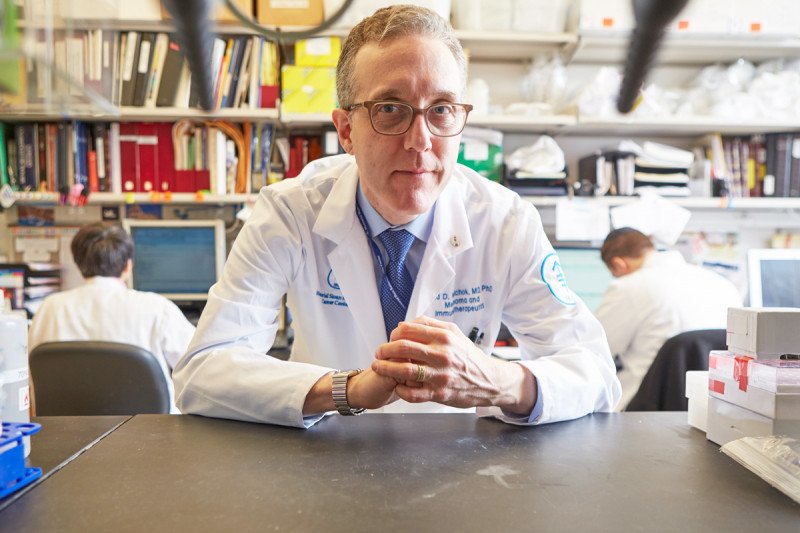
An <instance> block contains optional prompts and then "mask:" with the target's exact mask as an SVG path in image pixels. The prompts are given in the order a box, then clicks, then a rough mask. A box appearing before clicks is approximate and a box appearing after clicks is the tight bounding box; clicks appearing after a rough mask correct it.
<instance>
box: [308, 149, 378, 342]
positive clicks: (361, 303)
mask: <svg viewBox="0 0 800 533" xmlns="http://www.w3.org/2000/svg"><path fill="white" fill-rule="evenodd" d="M357 183H358V169H357V167H356V166H355V165H352V166H351V167H350V168H348V169H347V170H346V171H345V172H344V173H342V175H341V177H340V178H339V179H338V180H337V181H336V184H335V185H334V186H333V188H332V189H331V192H330V194H329V195H328V198H327V200H326V201H325V204H324V205H323V206H322V209H320V213H319V217H318V218H317V222H316V223H315V224H314V233H316V234H318V235H321V236H322V237H325V238H327V239H329V240H331V241H333V242H334V243H335V244H336V247H335V248H333V250H332V251H331V252H330V253H329V254H328V261H329V262H330V265H331V269H333V274H334V276H335V277H336V281H337V283H338V284H339V290H341V291H342V296H344V299H345V301H346V302H347V308H348V310H349V311H350V313H351V314H352V315H353V319H354V320H355V323H356V326H357V327H358V329H359V331H360V332H361V334H362V336H363V337H364V340H365V342H366V343H367V346H371V347H376V346H378V345H379V344H382V343H384V342H386V331H385V327H384V325H383V313H382V312H381V303H380V298H379V296H378V287H377V283H376V281H375V271H374V269H373V268H372V264H373V263H372V261H373V260H372V252H371V250H370V248H369V244H368V242H367V238H366V235H365V234H364V228H362V227H361V224H360V223H359V222H358V219H357V218H356V214H355V201H356V184H357Z"/></svg>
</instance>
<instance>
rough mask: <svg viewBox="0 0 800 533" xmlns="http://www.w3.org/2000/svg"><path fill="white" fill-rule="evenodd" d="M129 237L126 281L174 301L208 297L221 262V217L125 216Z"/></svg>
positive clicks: (222, 234)
mask: <svg viewBox="0 0 800 533" xmlns="http://www.w3.org/2000/svg"><path fill="white" fill-rule="evenodd" d="M123 226H124V227H125V230H126V231H128V233H130V235H131V238H132V239H133V244H134V252H133V275H132V276H131V281H130V285H131V287H132V288H134V289H136V290H140V291H149V292H156V293H158V294H161V295H163V296H165V297H167V298H169V299H171V300H175V301H197V300H205V299H207V298H208V289H209V288H211V286H212V285H213V284H214V283H216V282H217V280H218V279H219V277H220V275H221V274H222V266H223V264H224V263H225V224H224V222H223V221H222V220H133V219H132V220H125V221H124V222H123Z"/></svg>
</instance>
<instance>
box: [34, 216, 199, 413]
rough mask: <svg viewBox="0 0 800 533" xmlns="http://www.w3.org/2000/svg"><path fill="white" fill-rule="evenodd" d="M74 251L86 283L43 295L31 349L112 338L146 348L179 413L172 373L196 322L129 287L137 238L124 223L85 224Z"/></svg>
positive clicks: (160, 298) (74, 241)
mask: <svg viewBox="0 0 800 533" xmlns="http://www.w3.org/2000/svg"><path fill="white" fill-rule="evenodd" d="M71 251H72V257H73V259H74V260H75V263H76V264H77V265H78V268H79V269H80V271H81V274H82V275H83V277H84V278H85V279H86V283H85V284H84V285H81V286H80V287H76V288H74V289H70V290H68V291H63V292H58V293H56V294H53V295H51V296H48V297H47V298H46V299H45V300H44V303H42V306H41V308H39V310H38V311H37V312H36V314H35V315H34V316H33V322H32V323H31V328H30V330H29V332H28V346H29V348H30V349H31V350H32V349H33V348H34V347H36V346H38V345H39V344H42V343H45V342H56V341H110V342H122V343H126V344H133V345H135V346H140V347H142V348H145V349H147V350H149V351H150V353H152V354H153V356H154V357H155V358H156V360H157V361H158V364H159V366H160V367H161V370H162V372H164V376H165V377H166V378H167V387H168V388H169V395H170V405H171V408H170V412H172V413H178V410H177V408H176V407H175V395H174V393H173V384H172V377H171V373H172V368H173V367H174V366H175V364H176V363H177V362H178V359H179V358H180V357H181V355H183V353H184V352H185V351H186V347H187V346H188V345H189V341H190V340H191V338H192V335H194V326H192V324H190V323H189V321H188V320H186V317H185V316H183V313H182V312H181V310H180V309H178V306H176V305H175V304H174V303H172V302H171V301H169V300H168V299H166V298H164V297H163V296H161V295H159V294H155V293H152V292H142V291H136V290H133V289H129V288H128V287H126V286H125V282H124V281H123V278H124V277H125V276H127V275H129V274H130V269H131V265H132V262H131V258H132V257H133V241H132V240H131V238H130V235H128V234H127V233H126V232H125V230H124V229H123V228H122V226H120V225H119V224H111V223H107V222H94V223H92V224H87V225H85V226H83V227H82V228H81V229H80V231H78V233H76V234H75V237H74V238H73V239H72V243H71Z"/></svg>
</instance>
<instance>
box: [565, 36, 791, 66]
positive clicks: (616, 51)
mask: <svg viewBox="0 0 800 533" xmlns="http://www.w3.org/2000/svg"><path fill="white" fill-rule="evenodd" d="M743 42H746V43H747V44H743ZM627 47H628V36H626V35H623V34H619V33H616V34H583V35H581V36H580V37H579V38H578V39H577V40H576V41H575V43H574V44H572V45H570V46H566V47H565V55H566V57H567V58H568V59H569V61H570V62H580V63H607V64H622V63H623V62H624V61H625V58H626V53H627ZM799 53H800V39H798V38H789V37H770V36H763V35H762V36H742V37H733V36H732V37H728V38H719V37H713V38H712V37H707V38H703V37H688V36H686V35H669V36H667V37H666V38H665V39H664V42H663V43H662V46H661V49H660V50H659V55H658V61H659V63H661V64H664V65H710V64H713V63H730V62H732V61H735V60H737V59H739V58H744V59H747V60H748V61H753V62H759V61H764V60H766V59H771V58H775V57H781V56H784V55H798V54H799Z"/></svg>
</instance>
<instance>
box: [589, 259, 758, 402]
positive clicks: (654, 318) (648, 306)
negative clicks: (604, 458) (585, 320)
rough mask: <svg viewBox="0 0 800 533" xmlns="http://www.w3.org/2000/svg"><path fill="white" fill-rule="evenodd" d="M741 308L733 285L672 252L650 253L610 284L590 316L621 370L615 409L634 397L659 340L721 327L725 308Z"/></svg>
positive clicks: (724, 319)
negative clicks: (603, 333)
mask: <svg viewBox="0 0 800 533" xmlns="http://www.w3.org/2000/svg"><path fill="white" fill-rule="evenodd" d="M741 305H742V298H741V296H740V295H739V291H738V290H737V289H736V287H735V286H734V285H733V283H731V282H730V281H728V280H726V279H725V278H723V277H722V276H720V275H719V274H716V273H714V272H712V271H710V270H707V269H704V268H701V267H699V266H696V265H691V264H689V263H687V262H686V261H685V260H684V259H683V256H681V254H680V253H679V252H676V251H669V252H653V253H651V254H650V255H648V256H647V257H646V258H645V261H644V263H643V264H642V267H641V268H640V269H638V270H636V271H634V272H632V273H630V274H627V275H625V276H621V277H619V278H617V279H615V280H613V281H612V282H611V284H610V285H609V287H608V290H607V292H606V294H605V295H604V296H603V300H602V302H601V303H600V306H599V307H598V308H597V311H596V313H595V314H596V315H597V318H598V319H599V320H600V323H601V324H603V328H604V329H605V330H606V335H607V336H608V343H609V345H610V347H611V353H612V354H614V355H619V357H620V359H621V360H622V364H623V365H624V368H623V369H622V370H620V372H619V373H618V377H619V380H620V382H621V383H622V399H621V400H620V402H619V406H618V408H619V409H624V408H625V406H626V405H628V402H630V400H631V398H633V396H634V395H635V394H636V391H637V390H638V389H639V385H640V384H641V382H642V378H644V375H645V374H646V373H647V370H648V369H649V368H650V365H651V364H652V362H653V359H655V356H656V353H657V352H658V349H659V348H661V346H662V345H663V344H664V341H666V340H667V339H669V338H670V337H672V336H674V335H677V334H678V333H683V332H685V331H692V330H697V329H713V328H725V326H726V322H727V313H728V307H741Z"/></svg>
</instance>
